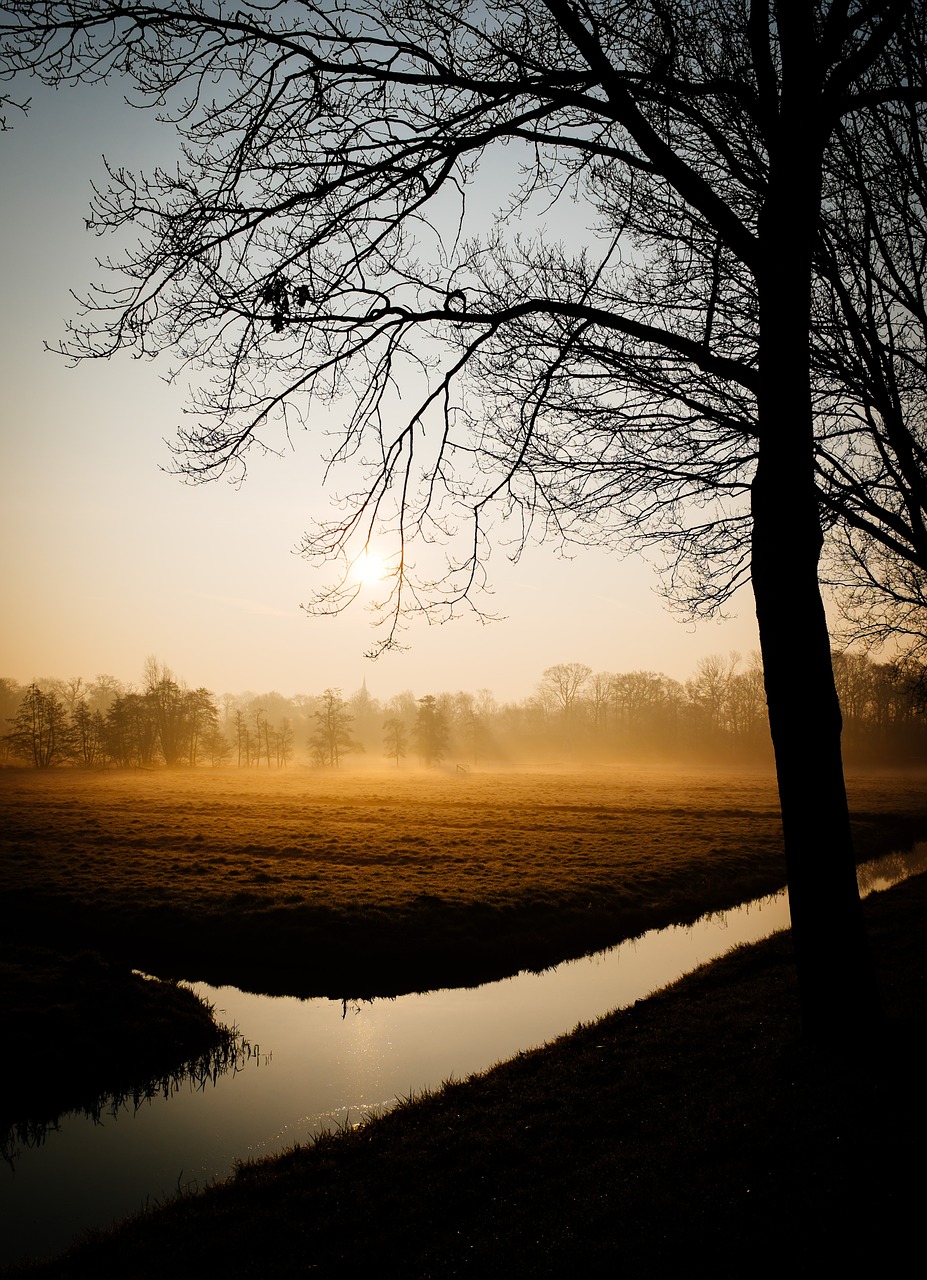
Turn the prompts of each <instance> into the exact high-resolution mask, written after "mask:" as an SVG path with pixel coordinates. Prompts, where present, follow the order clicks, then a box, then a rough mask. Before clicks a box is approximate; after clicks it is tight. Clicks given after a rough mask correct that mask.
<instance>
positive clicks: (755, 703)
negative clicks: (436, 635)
mask: <svg viewBox="0 0 927 1280" xmlns="http://www.w3.org/2000/svg"><path fill="white" fill-rule="evenodd" d="M833 661H834V670H835V675H836V679H837V685H838V691H839V693H840V698H841V704H842V707H843V714H844V733H843V740H844V750H845V754H846V757H847V759H848V761H849V762H850V763H857V764H860V765H866V764H869V765H874V766H879V767H881V766H885V765H888V764H892V765H899V766H900V765H917V764H919V763H921V762H923V761H925V760H927V714H925V697H927V693H925V691H927V679H925V675H924V671H923V669H922V668H921V667H920V666H919V665H917V664H913V663H910V662H909V663H907V664H900V663H881V664H880V663H876V662H874V661H873V660H872V659H870V658H868V657H867V656H866V655H865V654H859V653H852V652H847V653H835V654H834V658H833ZM0 722H2V723H3V724H4V726H5V728H6V732H5V733H3V735H2V737H0V760H2V761H3V762H4V763H6V764H11V765H12V764H20V765H33V766H35V767H39V768H47V767H54V766H58V765H72V766H76V767H82V768H86V769H102V768H109V767H115V768H135V769H152V768H156V767H160V766H164V765H167V766H171V767H178V766H187V767H204V766H210V767H213V768H216V767H219V766H234V767H236V768H239V769H247V768H253V769H281V768H288V767H301V766H312V767H315V768H323V769H325V768H330V769H344V768H347V767H350V768H351V769H358V768H360V769H370V768H376V767H385V766H387V765H389V766H392V767H393V768H396V769H403V770H406V771H408V770H409V769H412V768H415V767H420V768H442V769H445V770H446V769H451V770H454V769H457V770H471V769H487V768H491V769H498V768H505V769H512V768H517V767H522V766H524V767H529V768H534V767H537V766H544V767H554V768H560V769H563V768H574V767H592V766H595V765H597V764H602V763H608V762H614V761H622V760H631V761H634V760H644V761H646V760H650V761H661V760H662V761H666V762H674V761H683V762H689V763H695V762H701V763H703V764H707V765H725V764H738V765H743V764H755V765H768V764H770V763H771V748H770V743H769V725H768V720H767V715H766V701H765V691H764V686H763V675H762V668H761V665H760V663H759V660H758V658H757V656H756V655H751V656H750V657H749V658H747V659H746V660H744V659H743V658H741V657H740V655H738V654H730V655H728V656H727V657H721V656H719V655H714V656H709V657H707V658H704V659H702V660H701V661H700V662H699V664H698V666H697V668H696V670H695V672H694V673H693V674H692V676H691V677H690V678H689V679H687V680H685V681H679V680H674V679H671V678H670V677H668V676H666V675H663V674H661V673H659V672H654V671H633V672H625V673H615V672H610V671H599V672H594V671H593V670H592V669H591V668H590V667H589V666H587V665H586V664H584V663H581V662H569V663H557V664H554V665H553V666H550V667H548V668H546V669H545V670H544V671H543V672H542V673H541V674H540V676H539V678H538V680H537V682H536V685H535V691H534V693H533V694H532V695H531V696H530V697H528V698H527V699H525V700H523V701H520V702H500V701H499V700H497V699H496V697H495V696H494V694H493V691H492V690H491V689H488V688H483V689H479V690H477V691H476V692H468V691H462V690H458V691H455V692H449V691H439V690H432V691H429V692H420V693H416V692H413V691H412V690H407V691H406V692H404V693H402V694H400V695H397V696H394V697H391V698H387V699H384V700H381V699H379V698H377V697H376V696H375V695H374V694H373V693H371V692H370V691H369V690H368V688H367V683H366V681H365V682H364V683H363V684H362V686H361V687H360V689H355V690H353V691H342V690H341V689H336V688H331V687H329V688H325V689H323V690H321V691H319V692H314V693H298V694H293V695H290V696H285V695H283V694H281V693H279V692H277V691H268V692H264V693H255V692H252V691H247V692H244V693H240V694H234V693H222V694H216V693H214V692H213V691H211V690H209V689H207V688H204V687H200V688H196V689H191V688H189V687H188V686H187V685H186V684H185V682H184V681H183V679H182V677H181V676H180V675H179V674H178V673H174V672H172V671H171V670H170V669H169V668H168V667H167V666H165V665H164V664H162V663H159V662H158V661H157V660H156V659H154V658H149V659H148V660H147V662H146V663H145V665H144V668H143V672H142V677H141V679H140V680H139V682H138V683H137V684H134V685H126V684H124V683H122V682H121V681H119V680H116V679H115V678H113V677H110V676H98V677H96V678H95V679H93V680H89V681H85V680H84V679H83V678H82V677H73V678H71V679H67V680H64V679H58V678H46V679H39V680H36V681H33V683H32V684H30V685H28V686H25V687H23V686H21V685H19V684H18V683H17V682H16V681H15V680H12V679H9V678H6V679H0Z"/></svg>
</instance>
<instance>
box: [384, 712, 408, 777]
mask: <svg viewBox="0 0 927 1280" xmlns="http://www.w3.org/2000/svg"><path fill="white" fill-rule="evenodd" d="M408 741H409V735H408V733H407V732H406V726H405V724H404V723H403V721H402V720H401V719H400V718H399V716H387V718H386V719H385V720H384V721H383V754H384V755H385V756H388V757H389V759H390V760H395V761H396V768H397V769H398V768H399V761H400V760H401V759H403V758H404V756H405V754H406V748H407V746H408Z"/></svg>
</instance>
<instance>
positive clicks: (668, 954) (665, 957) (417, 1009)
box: [0, 843, 927, 1262]
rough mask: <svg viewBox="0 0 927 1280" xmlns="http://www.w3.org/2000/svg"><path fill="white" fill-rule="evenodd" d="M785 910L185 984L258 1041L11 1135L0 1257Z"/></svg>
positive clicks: (295, 1134)
mask: <svg viewBox="0 0 927 1280" xmlns="http://www.w3.org/2000/svg"><path fill="white" fill-rule="evenodd" d="M925 869H927V843H922V844H919V845H917V846H915V849H914V850H913V851H912V853H911V854H901V855H898V854H896V855H890V856H889V857H888V858H885V859H882V860H881V861H880V862H879V863H878V864H871V866H870V867H864V868H862V869H861V873H860V887H861V889H862V891H863V893H868V892H871V891H872V890H873V889H882V888H887V887H889V885H891V884H894V883H896V882H897V881H898V880H901V879H904V878H905V877H906V876H908V875H911V874H914V873H916V872H918V871H922V870H925ZM788 923H789V915H788V901H787V897H786V894H785V892H784V891H783V892H781V893H779V894H776V895H775V896H773V897H770V898H765V899H761V900H758V901H756V902H751V903H748V904H746V905H744V906H742V907H738V908H736V909H735V910H732V911H728V912H723V913H717V914H715V915H711V916H705V917H703V918H702V919H701V920H699V921H697V922H696V923H695V924H694V925H692V926H691V927H688V928H682V927H679V928H669V929H662V930H653V931H651V932H649V933H645V934H643V935H642V936H641V937H639V938H636V939H634V940H632V941H630V942H626V943H623V944H622V945H621V946H618V947H614V948H612V949H611V950H609V951H605V952H599V953H598V954H597V955H594V956H590V957H588V958H585V959H582V960H574V961H570V962H568V963H565V964H562V965H559V966H558V967H557V968H556V969H551V970H548V971H546V972H544V973H540V974H533V973H523V974H519V975H518V976H517V977H514V978H508V979H505V980H503V981H501V982H493V983H488V984H486V985H485V986H482V987H475V988H467V989H455V990H443V991H435V992H430V993H427V994H425V995H407V996H400V997H398V998H397V999H394V1000H376V1001H372V1002H363V1003H356V1004H352V1003H351V1002H348V1004H347V1006H343V1005H342V1002H341V1001H337V1000H325V999H313V1000H297V999H294V998H291V997H268V996H256V995H250V994H248V993H246V992H242V991H238V990H237V989H235V988H234V987H221V988H213V987H208V986H205V985H204V984H200V983H197V984H194V989H195V990H196V991H197V992H199V993H200V994H201V995H202V996H204V998H205V999H207V1000H209V1001H210V1002H212V1003H213V1004H215V1006H216V1009H217V1014H218V1017H219V1019H220V1021H223V1022H226V1023H230V1024H237V1025H238V1026H239V1027H240V1029H241V1031H242V1033H243V1034H244V1036H245V1037H246V1038H247V1039H248V1041H250V1043H251V1044H252V1045H253V1046H255V1045H259V1046H260V1051H259V1052H257V1053H255V1054H254V1055H253V1056H252V1057H251V1059H250V1060H249V1061H248V1062H246V1063H245V1065H244V1067H243V1068H242V1069H241V1070H239V1071H237V1072H234V1073H232V1074H230V1075H228V1076H226V1077H220V1078H219V1079H218V1081H217V1082H216V1085H215V1087H212V1086H211V1085H209V1086H207V1087H206V1088H205V1089H202V1090H201V1089H194V1088H192V1087H191V1088H182V1089H181V1090H180V1091H179V1092H178V1093H177V1094H175V1095H174V1096H172V1097H170V1098H167V1099H165V1098H163V1097H158V1098H155V1099H153V1100H151V1101H150V1102H144V1103H143V1104H142V1105H141V1106H140V1107H139V1108H138V1110H137V1111H135V1112H134V1114H133V1112H132V1110H131V1109H130V1108H123V1109H121V1110H120V1112H119V1114H118V1116H115V1117H114V1116H104V1117H103V1119H102V1120H101V1121H100V1122H99V1123H96V1124H95V1123H93V1122H92V1121H91V1120H89V1119H87V1118H85V1117H83V1116H79V1115H69V1116H66V1117H64V1118H63V1119H62V1121H61V1123H60V1126H59V1128H58V1129H57V1130H56V1131H54V1132H51V1133H50V1134H49V1135H48V1140H47V1142H45V1143H44V1144H42V1145H41V1146H38V1147H33V1148H28V1149H19V1150H18V1152H17V1153H16V1155H15V1159H14V1167H13V1169H12V1171H11V1170H9V1169H7V1170H6V1172H5V1174H4V1177H5V1182H6V1185H5V1187H4V1190H3V1196H2V1200H3V1209H2V1240H3V1245H2V1253H0V1262H9V1261H12V1260H14V1259H16V1258H19V1257H22V1256H24V1255H25V1254H27V1253H34V1254H36V1255H37V1256H41V1255H43V1254H47V1253H50V1252H57V1251H58V1250H60V1249H61V1248H64V1247H65V1246H66V1245H67V1244H68V1243H69V1242H70V1241H71V1240H72V1238H73V1237H74V1236H75V1235H76V1234H77V1233H78V1232H80V1231H81V1230H83V1229H86V1228H87V1227H90V1226H107V1225H109V1224H110V1222H112V1221H113V1220H116V1219H118V1218H120V1217H124V1216H125V1215H126V1214H129V1213H132V1212H134V1211H135V1210H137V1209H139V1208H143V1207H145V1206H147V1205H153V1204H156V1203H157V1202H158V1201H159V1200H160V1199H163V1198H164V1197H165V1196H168V1195H170V1194H172V1193H173V1192H176V1191H177V1190H180V1189H184V1188H192V1189H195V1188H202V1187H204V1186H206V1185H207V1184H208V1183H209V1182H211V1181H214V1180H216V1179H218V1178H224V1177H227V1176H228V1174H229V1173H230V1172H231V1171H232V1168H233V1166H234V1163H235V1161H236V1160H248V1159H254V1158H259V1157H261V1156H265V1155H271V1154H273V1153H275V1152H278V1151H280V1150H282V1149H283V1148H285V1147H287V1146H291V1145H292V1144H293V1143H296V1142H304V1141H306V1140H307V1139H308V1138H309V1137H310V1136H311V1135H313V1134H315V1133H318V1132H319V1131H320V1130H322V1129H324V1128H333V1127H337V1126H343V1125H350V1124H355V1123H357V1122H359V1121H360V1120H362V1119H363V1118H364V1116H365V1115H368V1114H371V1113H375V1112H381V1111H383V1110H386V1109H388V1108H389V1107H390V1106H391V1105H392V1104H393V1103H394V1102H395V1101H396V1100H397V1099H398V1098H400V1097H407V1096H408V1095H409V1094H410V1093H419V1092H421V1091H422V1090H424V1089H435V1088H438V1087H439V1086H440V1085H441V1084H442V1083H443V1082H444V1081H445V1080H447V1079H450V1078H455V1079H461V1078H463V1077H464V1076H466V1075H469V1074H470V1073H471V1072H475V1071H481V1070H484V1069H485V1068H487V1067H489V1066H491V1065H492V1064H493V1063H495V1062H499V1061H501V1060H502V1059H505V1058H509V1057H511V1056H512V1055H513V1054H515V1053H517V1052H518V1051H519V1050H522V1049H528V1048H531V1047H533V1046H536V1045H540V1044H543V1043H545V1042H546V1041H548V1040H551V1039H553V1038H554V1037H556V1036H558V1035H561V1034H563V1033H564V1032H568V1031H571V1030H572V1029H573V1028H574V1027H575V1026H576V1025H577V1023H579V1022H588V1021H591V1020H592V1019H594V1018H598V1017H600V1016H601V1015H602V1014H604V1013H607V1012H608V1011H609V1010H612V1009H617V1008H622V1007H625V1006H626V1005H629V1004H632V1003H633V1002H634V1001H635V1000H638V999H641V998H642V997H644V996H647V995H648V994H650V993H651V992H652V991H654V990H656V989H657V988H659V987H663V986H666V985H667V984H668V983H671V982H673V981H675V980H676V979H677V978H678V977H680V976H682V974H684V973H687V972H689V971H691V970H692V969H694V968H696V967H697V966H698V965H700V964H703V963H705V962H706V961H708V960H711V959H714V958H715V957H717V956H719V955H723V954H724V953H725V952H726V951H729V950H730V949H731V948H732V947H734V946H737V945H739V944H741V943H749V942H754V941H757V940H758V939H760V938H763V937H766V936H767V935H768V934H770V933H773V932H774V931H775V930H777V929H782V928H785V927H787V925H788Z"/></svg>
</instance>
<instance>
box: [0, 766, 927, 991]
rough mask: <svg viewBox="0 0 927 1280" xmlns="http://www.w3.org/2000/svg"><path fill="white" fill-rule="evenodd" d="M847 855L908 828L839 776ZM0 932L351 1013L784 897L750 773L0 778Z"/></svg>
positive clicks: (773, 810)
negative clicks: (322, 1002) (322, 999)
mask: <svg viewBox="0 0 927 1280" xmlns="http://www.w3.org/2000/svg"><path fill="white" fill-rule="evenodd" d="M852 794H853V801H854V809H855V811H856V812H857V814H858V823H857V826H858V835H859V842H860V846H861V849H862V851H863V853H864V854H868V853H871V852H877V851H881V850H882V849H883V848H885V847H889V848H890V847H892V845H893V844H897V843H902V844H903V843H905V842H906V841H908V840H910V839H911V838H913V836H914V835H920V834H923V832H924V830H925V827H927V799H925V795H924V790H923V786H922V783H921V780H920V779H919V778H915V777H911V776H906V775H889V774H885V775H880V776H878V777H873V776H869V777H863V776H860V777H858V778H855V779H853V781H852ZM0 805H2V809H3V816H4V820H3V830H2V836H0V893H2V896H3V900H4V903H5V904H6V907H5V911H4V917H3V918H0V924H3V926H4V927H5V928H6V929H8V930H10V931H11V932H12V933H14V934H18V935H19V936H21V937H28V938H30V939H37V940H42V941H47V942H51V943H53V944H55V945H62V944H67V945H68V946H72V947H77V946H91V947H95V948H102V949H103V950H104V951H105V952H106V953H108V954H112V955H116V956H118V957H119V958H121V959H128V960H131V962H132V963H134V964H136V965H138V966H139V967H147V968H149V969H150V970H152V971H155V972H159V973H162V974H172V975H174V976H187V977H198V978H207V979H211V980H213V981H217V980H218V981H221V980H225V981H235V982H237V983H238V984H239V985H244V986H250V987H258V988H264V989H268V990H271V989H272V990H290V991H293V992H295V993H296V994H323V993H324V994H334V995H344V994H374V993H386V992H389V991H398V990H400V989H405V988H409V987H413V986H420V987H421V986H433V985H438V984H441V983H446V982H449V981H450V982H470V981H479V980H482V979H483V978H485V977H488V976H495V975H497V974H500V973H503V972H512V971H515V970H517V969H518V968H520V967H525V966H531V967H543V966H544V965H546V964H550V963H554V962H556V961H557V960H560V959H562V958H563V957H564V956H566V955H575V954H578V953H580V952H582V951H584V950H589V949H592V948H595V947H598V946H603V945H606V944H607V943H611V942H616V941H618V940H620V939H621V938H622V937H627V936H631V935H633V934H634V933H637V932H639V931H640V930H641V929H642V928H647V927H650V926H651V925H655V924H663V923H666V922H668V921H670V920H684V919H691V918H694V916H696V915H698V914H700V913H701V912H702V911H704V910H708V909H713V908H718V907H723V906H727V905H731V904H733V903H734V902H737V901H740V900H742V899H743V898H745V897H749V896H753V895H755V894H758V893H762V892H767V891H769V890H771V889H773V888H776V887H778V886H779V885H781V884H782V882H783V863H782V855H781V843H780V829H779V819H778V812H777V803H776V794H775V785H774V781H773V778H772V776H771V774H769V773H765V772H746V771H745V772H727V773H723V774H722V773H718V772H717V771H708V770H705V771H698V770H694V769H692V770H678V769H673V770H670V769H659V768H650V769H633V768H616V769H613V770H610V771H607V772H606V771H598V772H588V773H574V774H568V775H567V774H558V773H541V772H533V773H523V774H519V773H508V774H480V773H470V774H467V775H463V774H442V773H437V772H432V773H423V772H416V771H412V770H409V771H406V770H401V771H395V770H393V771H389V770H382V771H367V772H360V771H358V772H345V773H343V774H331V773H326V772H320V771H312V770H304V769H298V770H294V771H289V772H273V773H266V774H265V773H260V772H258V771H251V772H245V771H241V772H239V771H237V770H217V771H205V770H203V771H199V772H197V773H184V772H167V771H161V772H157V773H152V774H129V773H124V774H120V773H109V774H96V775H89V776H88V775H82V774H79V773H76V772H71V771H67V772H65V771H56V772H52V773H37V772H35V771H26V770H6V771H3V772H0Z"/></svg>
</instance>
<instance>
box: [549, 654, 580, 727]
mask: <svg viewBox="0 0 927 1280" xmlns="http://www.w3.org/2000/svg"><path fill="white" fill-rule="evenodd" d="M591 675H592V668H591V667H587V666H586V664H585V663H584V662H560V663H558V664H557V665H556V666H555V667H548V668H547V670H546V671H545V672H544V679H543V681H542V683H543V685H544V688H545V690H547V691H549V693H550V694H551V695H552V696H553V698H554V700H555V702H556V705H557V707H558V709H559V710H560V713H561V715H562V716H563V718H564V720H567V721H569V720H571V719H572V717H573V709H574V707H575V706H576V700H577V698H578V697H579V694H580V691H581V690H582V688H583V686H584V685H585V684H586V681H587V680H588V679H589V677H590V676H591Z"/></svg>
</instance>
